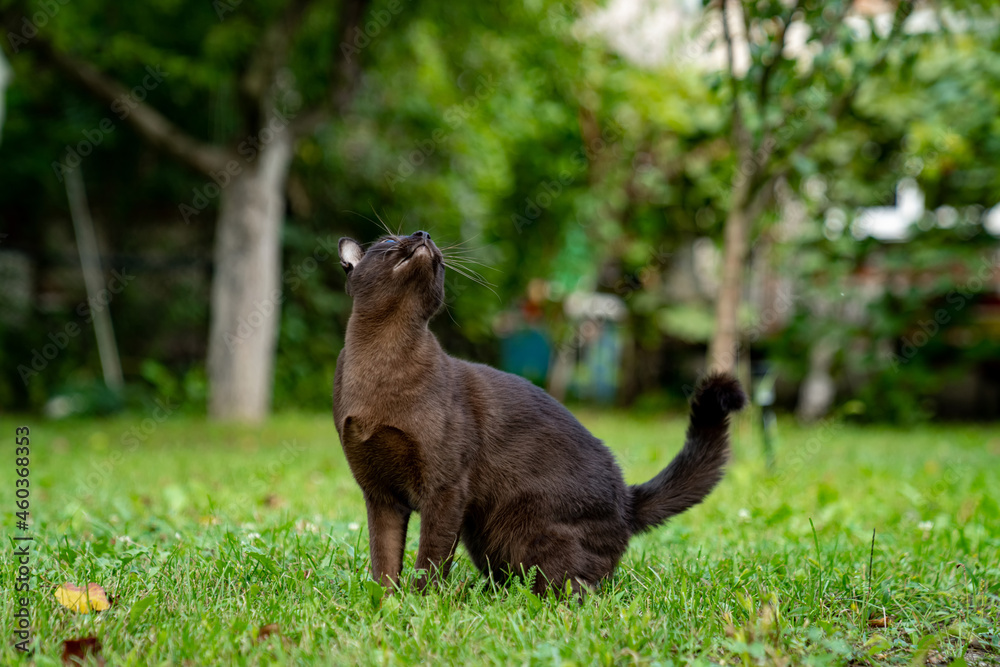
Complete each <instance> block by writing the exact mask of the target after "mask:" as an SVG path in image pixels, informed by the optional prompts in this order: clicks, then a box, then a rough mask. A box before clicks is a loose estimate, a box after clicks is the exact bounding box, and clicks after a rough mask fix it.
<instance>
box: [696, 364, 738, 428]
mask: <svg viewBox="0 0 1000 667" xmlns="http://www.w3.org/2000/svg"><path fill="white" fill-rule="evenodd" d="M746 404H747V395H746V394H745V393H744V392H743V387H741V386H740V382H739V380H737V379H736V378H734V377H733V376H732V375H729V374H728V373H712V374H711V375H708V376H707V377H705V378H704V379H703V380H702V381H701V382H699V383H698V386H697V388H695V390H694V399H693V400H692V401H691V419H692V420H695V421H698V422H699V423H702V424H706V425H708V424H714V423H718V422H721V421H723V420H724V419H725V418H726V417H727V416H728V415H729V413H730V412H739V411H740V410H742V409H743V408H744V407H746Z"/></svg>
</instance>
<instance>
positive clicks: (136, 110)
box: [32, 35, 232, 175]
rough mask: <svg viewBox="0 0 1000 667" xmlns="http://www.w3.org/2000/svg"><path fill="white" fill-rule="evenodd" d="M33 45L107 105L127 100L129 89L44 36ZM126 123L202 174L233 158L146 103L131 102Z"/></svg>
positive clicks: (216, 168) (158, 147)
mask: <svg viewBox="0 0 1000 667" xmlns="http://www.w3.org/2000/svg"><path fill="white" fill-rule="evenodd" d="M32 44H33V45H34V46H35V47H36V48H35V50H36V51H37V52H39V53H41V54H42V55H43V56H44V57H45V59H46V60H48V61H49V62H50V63H52V64H53V65H54V66H55V67H56V68H57V69H58V70H60V71H61V72H63V73H64V74H65V75H66V76H67V77H69V78H70V79H71V80H73V81H74V82H76V83H77V84H79V85H80V86H82V87H83V88H85V89H86V90H87V91H88V92H89V93H90V94H91V95H93V96H94V97H96V98H97V99H99V100H101V101H102V102H104V103H105V104H114V103H115V102H116V101H123V100H125V99H126V98H127V97H128V95H129V90H128V88H126V87H125V86H123V85H122V84H121V83H119V82H118V81H116V80H114V79H112V78H111V77H109V76H108V75H106V74H104V73H103V72H101V71H100V70H98V69H97V68H96V67H94V66H93V65H91V64H90V63H88V62H86V61H84V60H80V59H78V58H76V57H74V56H71V55H69V54H67V53H63V52H62V51H60V50H59V49H57V48H55V47H54V46H53V45H52V44H51V43H50V42H49V41H48V40H46V39H45V38H43V37H42V36H40V35H39V36H37V37H35V38H34V39H33V40H32ZM133 104H134V106H133ZM124 120H125V121H126V122H127V123H129V124H130V125H131V126H132V127H133V128H134V129H135V130H136V132H138V133H139V134H140V135H141V136H142V138H143V139H145V140H146V141H148V142H149V143H150V144H151V145H152V146H154V147H155V148H157V149H159V150H162V151H163V152H164V153H166V154H167V155H170V156H171V157H173V158H175V159H177V160H179V161H180V162H182V163H184V164H185V165H187V166H188V167H190V168H192V169H194V170H196V171H199V172H201V173H202V174H205V175H209V174H211V173H212V172H214V171H218V170H219V169H223V168H225V164H226V162H227V161H228V160H230V159H232V154H231V153H230V152H229V151H227V150H225V149H223V148H221V147H219V146H215V145H213V144H210V143H206V142H202V141H199V140H198V139H195V138H194V137H192V136H191V135H190V134H188V133H186V132H185V131H184V130H182V129H181V128H179V127H178V126H177V125H175V124H174V123H172V122H171V121H170V120H169V119H167V118H166V117H165V116H164V115H163V114H161V113H160V112H159V111H157V110H156V109H154V108H153V107H152V106H150V105H149V104H147V103H145V102H137V103H136V102H134V101H133V102H131V103H130V104H129V107H128V115H126V116H124Z"/></svg>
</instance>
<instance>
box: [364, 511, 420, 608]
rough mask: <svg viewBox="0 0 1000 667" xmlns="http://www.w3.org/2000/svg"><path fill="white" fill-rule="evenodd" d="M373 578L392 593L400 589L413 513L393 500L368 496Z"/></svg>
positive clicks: (369, 540)
mask: <svg viewBox="0 0 1000 667" xmlns="http://www.w3.org/2000/svg"><path fill="white" fill-rule="evenodd" d="M365 505H366V506H367V507H368V544H369V547H370V549H371V559H372V578H373V579H374V580H375V581H377V582H378V583H379V584H381V585H382V586H384V587H386V588H389V589H390V590H391V589H393V588H395V587H396V586H398V585H399V573H400V571H401V570H402V569H403V549H404V547H405V545H406V526H407V523H408V522H409V520H410V509H409V508H408V507H406V506H404V505H402V504H400V503H398V502H396V501H394V500H392V499H390V498H382V497H378V496H375V495H369V494H365Z"/></svg>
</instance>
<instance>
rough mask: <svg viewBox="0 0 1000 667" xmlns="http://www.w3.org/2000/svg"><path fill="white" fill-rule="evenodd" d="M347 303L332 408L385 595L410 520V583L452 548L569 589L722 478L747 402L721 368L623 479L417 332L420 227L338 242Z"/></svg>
mask: <svg viewBox="0 0 1000 667" xmlns="http://www.w3.org/2000/svg"><path fill="white" fill-rule="evenodd" d="M338 250H339V255H340V260H341V265H342V266H343V267H344V270H345V271H346V272H347V292H348V294H349V295H350V296H351V297H352V299H353V305H352V310H351V315H350V319H349V321H348V325H347V332H346V336H345V343H344V349H343V350H342V351H341V353H340V356H339V357H338V359H337V370H336V376H335V380H334V387H333V415H334V421H335V424H336V428H337V433H338V434H339V436H340V442H341V445H342V446H343V449H344V454H345V456H346V458H347V461H348V464H349V466H350V469H351V472H352V474H353V475H354V478H355V480H356V481H357V483H358V485H359V486H360V487H361V490H362V492H363V494H364V500H365V505H366V508H367V511H368V531H369V539H370V549H371V572H372V577H373V578H374V579H375V580H376V581H378V582H379V583H380V584H382V585H383V586H385V587H387V588H390V589H392V588H395V587H397V586H399V578H400V572H401V569H402V564H403V550H404V544H405V542H406V529H407V523H408V521H409V518H410V514H411V513H412V512H419V513H420V516H421V521H420V541H419V547H418V550H417V557H416V562H415V568H416V570H417V571H418V572H419V575H418V577H417V578H416V580H415V582H414V585H415V587H416V588H417V589H420V590H423V588H424V587H426V586H427V585H428V583H429V582H432V581H435V580H437V578H440V579H443V578H444V577H446V576H447V574H448V570H449V568H450V566H451V563H452V559H453V557H454V555H455V549H456V547H457V545H458V542H459V540H461V541H462V542H463V543H464V544H465V547H466V549H467V551H468V553H469V556H470V557H471V559H472V562H473V563H474V564H475V565H476V567H477V568H478V569H479V570H480V571H482V572H483V573H485V574H492V575H493V576H494V577H496V578H497V579H499V580H501V581H506V580H507V579H508V578H509V577H510V576H512V575H517V576H520V575H522V574H523V573H527V572H528V571H530V569H531V568H532V567H537V574H536V577H535V581H534V585H533V589H534V591H535V593H536V594H540V593H542V592H544V591H545V590H546V588H547V587H552V588H553V589H554V590H556V591H557V592H561V591H564V590H566V584H567V582H569V585H570V587H571V588H572V590H573V591H575V592H576V593H577V594H582V593H581V590H583V589H585V588H592V587H595V586H597V585H598V584H599V583H600V581H601V580H602V579H605V578H606V577H608V576H610V575H611V573H612V572H613V571H614V570H615V568H616V567H617V565H618V561H619V559H620V558H621V556H622V554H623V553H624V552H625V550H626V548H627V546H628V543H629V539H630V538H631V537H632V536H633V535H635V534H637V533H640V532H642V531H645V530H648V529H650V528H652V527H654V526H657V525H659V524H661V523H663V522H664V521H666V520H667V519H668V518H670V517H672V516H674V515H676V514H678V513H680V512H683V511H684V510H686V509H688V508H689V507H691V506H693V505H695V504H697V503H699V502H701V501H702V500H703V499H704V498H705V496H706V495H708V493H709V492H710V491H711V490H712V489H713V488H714V487H715V485H716V484H717V483H718V481H719V480H720V479H721V477H722V475H723V468H724V466H725V463H726V461H727V459H728V455H729V437H728V415H729V413H730V412H733V411H737V410H740V409H741V408H742V407H743V406H744V404H745V403H746V396H745V395H744V393H743V390H742V389H741V387H740V385H739V383H738V382H737V381H736V380H735V379H734V378H732V377H730V376H728V375H722V374H716V375H710V376H709V377H707V378H706V379H705V380H703V381H702V382H701V383H700V384H699V385H698V387H697V388H696V390H695V392H694V396H693V400H692V403H691V416H690V425H689V427H688V430H687V439H686V441H685V443H684V447H683V449H682V450H681V451H680V453H679V454H677V456H676V457H675V458H674V459H673V460H672V461H671V462H670V464H669V465H668V466H667V467H666V468H665V469H664V470H663V471H661V472H660V473H659V474H658V475H656V476H655V477H654V478H653V479H651V480H650V481H648V482H646V483H644V484H638V485H633V486H627V485H626V484H625V482H624V480H623V477H622V472H621V470H620V469H619V467H618V464H617V463H616V462H615V459H614V456H613V455H612V453H611V451H610V450H609V449H608V448H607V447H605V446H604V444H603V443H602V442H601V441H600V440H598V439H597V438H595V437H594V436H593V435H591V434H590V433H589V432H588V431H587V430H586V429H585V428H584V427H583V426H582V425H581V424H580V423H579V422H578V421H577V420H576V418H574V417H573V415H572V414H570V412H569V410H567V409H566V408H565V407H563V406H562V405H561V404H560V403H559V402H558V401H556V400H555V399H553V398H552V397H551V396H549V395H548V394H547V393H545V392H544V391H543V390H542V389H540V388H538V387H536V386H535V385H533V384H531V383H530V382H528V381H527V380H525V379H523V378H521V377H518V376H515V375H511V374H509V373H505V372H502V371H499V370H496V369H494V368H492V367H490V366H485V365H481V364H475V363H470V362H467V361H462V360H460V359H456V358H454V357H450V356H448V355H447V354H446V353H445V352H444V351H443V350H442V348H441V346H440V344H439V343H438V340H437V338H435V336H434V335H433V334H432V333H431V332H430V330H429V329H428V323H429V321H430V319H431V318H432V317H433V316H434V315H435V313H437V312H438V310H439V309H440V308H441V306H442V304H443V303H444V275H445V257H444V255H443V254H442V252H441V250H440V249H438V247H437V246H436V245H435V244H434V242H433V241H432V240H431V237H430V235H429V234H427V233H426V232H423V231H418V232H414V233H413V234H411V235H409V236H387V237H383V238H381V239H380V240H378V241H376V242H375V243H374V244H372V245H371V246H370V247H369V248H368V249H367V251H366V250H364V249H363V248H362V247H361V245H359V244H358V243H357V242H356V241H354V240H352V239H349V238H342V239H340V241H339V243H338Z"/></svg>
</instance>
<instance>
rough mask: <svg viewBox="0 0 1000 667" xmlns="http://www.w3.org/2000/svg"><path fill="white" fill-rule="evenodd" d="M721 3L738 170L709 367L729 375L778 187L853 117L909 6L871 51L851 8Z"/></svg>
mask: <svg viewBox="0 0 1000 667" xmlns="http://www.w3.org/2000/svg"><path fill="white" fill-rule="evenodd" d="M720 4H721V14H722V33H723V36H724V39H725V45H726V56H727V70H726V72H725V76H724V77H723V81H724V82H725V83H726V84H728V86H729V87H730V89H731V99H730V105H731V113H730V133H731V141H732V145H733V148H734V151H735V163H734V165H733V172H732V174H733V175H732V189H731V193H730V196H729V204H728V211H727V213H726V223H725V234H724V239H723V259H722V279H721V283H720V286H719V296H718V299H717V301H716V308H715V314H716V323H715V334H714V336H713V338H712V343H711V345H710V347H709V352H708V365H709V367H710V368H712V369H713V370H719V371H728V372H733V371H734V369H735V366H736V360H737V353H738V349H739V346H740V340H739V329H740V326H739V307H740V303H741V302H742V296H743V276H744V272H745V266H746V259H747V254H748V252H749V249H750V241H751V237H752V232H753V226H754V225H755V224H756V223H757V222H758V220H759V218H760V216H761V214H762V213H763V212H764V210H765V209H766V208H767V207H768V206H770V205H771V204H772V203H773V200H774V188H775V185H776V184H777V183H778V182H779V181H781V180H782V179H784V178H788V177H792V178H793V179H794V180H798V178H801V176H802V175H803V172H804V171H807V170H808V169H809V168H810V166H811V164H813V163H814V162H815V157H813V156H812V155H811V154H812V152H813V151H814V149H815V148H816V145H817V143H818V142H819V140H820V139H823V138H824V137H827V136H829V135H830V133H831V132H832V131H834V130H836V128H837V127H838V124H839V123H841V122H842V121H843V118H844V117H845V116H850V115H851V114H852V105H853V104H854V102H855V99H856V97H857V93H858V90H859V88H860V86H861V84H862V83H863V82H864V81H865V80H866V79H868V78H869V77H870V76H871V75H872V74H873V72H876V71H877V70H879V69H880V68H881V67H882V66H883V65H884V61H885V59H886V57H887V56H888V54H889V53H890V49H891V47H892V46H893V45H894V44H895V43H896V42H897V41H898V39H899V37H900V35H901V30H900V28H901V26H902V23H903V21H904V20H905V19H906V18H907V17H908V16H909V14H910V12H911V11H912V9H913V3H912V2H900V3H899V4H898V5H897V7H896V11H895V16H894V19H893V22H892V27H891V29H890V30H889V32H888V34H887V35H885V36H884V37H879V34H878V31H877V30H875V29H874V25H873V26H872V28H873V29H872V30H871V40H870V42H859V40H858V38H857V36H856V35H855V34H854V33H853V31H852V30H851V29H850V28H849V27H848V26H847V25H846V24H845V21H844V19H845V16H846V15H847V13H848V11H849V10H850V9H851V8H852V6H853V5H854V3H853V2H852V1H851V0H836V1H834V2H805V1H803V0H797V1H796V2H795V3H794V4H793V5H792V6H791V7H787V6H786V4H785V3H784V2H781V1H780V0H770V1H769V2H755V3H747V2H744V1H743V0H722V2H721V3H720ZM796 28H798V29H799V30H800V35H802V34H803V33H804V40H803V41H804V44H801V45H800V46H798V48H796V49H795V51H791V50H790V49H789V48H788V47H789V45H788V36H789V34H790V33H791V32H792V30H793V29H796ZM739 51H742V52H744V53H745V54H746V56H748V62H749V65H748V67H747V69H746V72H745V73H744V72H741V71H740V69H739V67H738V64H737V58H738V55H739V53H738V52H739ZM803 70H804V71H803ZM796 177H798V178H796Z"/></svg>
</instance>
